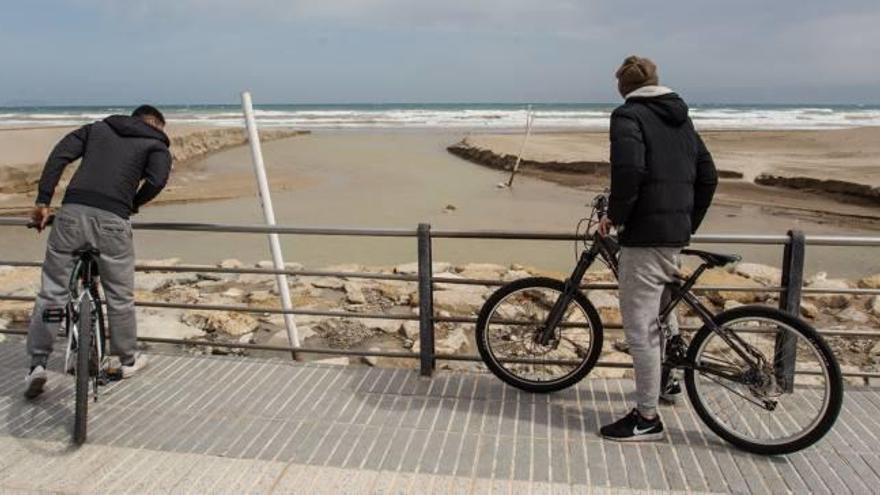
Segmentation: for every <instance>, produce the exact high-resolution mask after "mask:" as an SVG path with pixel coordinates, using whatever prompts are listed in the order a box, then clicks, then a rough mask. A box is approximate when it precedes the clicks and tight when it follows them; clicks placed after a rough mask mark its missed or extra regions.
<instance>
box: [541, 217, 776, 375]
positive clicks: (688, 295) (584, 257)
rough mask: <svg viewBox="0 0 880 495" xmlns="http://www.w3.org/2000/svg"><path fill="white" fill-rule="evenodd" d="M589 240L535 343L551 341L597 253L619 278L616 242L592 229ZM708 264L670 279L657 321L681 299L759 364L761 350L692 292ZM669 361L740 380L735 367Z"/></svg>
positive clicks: (745, 357)
mask: <svg viewBox="0 0 880 495" xmlns="http://www.w3.org/2000/svg"><path fill="white" fill-rule="evenodd" d="M591 240H592V244H591V245H590V248H589V249H585V250H584V251H582V252H581V256H580V258H579V259H578V262H577V264H576V265H575V267H574V270H573V271H572V273H571V275H570V276H569V277H568V278H567V279H566V280H565V289H564V292H563V294H562V295H561V296H560V297H559V299H557V301H556V303H555V304H554V305H553V308H551V310H550V313H549V314H548V316H547V320H546V322H545V324H544V326H543V328H542V329H540V331H539V332H538V333H537V335H536V342H537V343H539V344H541V345H544V346H546V345H549V344H550V343H551V341H552V340H553V336H554V333H555V332H554V331H555V329H556V327H558V326H559V324H560V323H561V321H562V318H563V317H564V314H565V310H566V308H568V305H569V304H570V303H571V301H572V299H573V297H574V294H575V292H576V291H579V290H580V285H581V283H582V281H583V278H584V275H585V274H586V273H587V270H589V268H590V266H592V264H593V263H594V262H595V261H596V258H597V257H600V256H601V257H602V259H603V260H604V261H605V262H606V263H607V264H608V266H609V267H610V268H611V271H612V272H613V273H614V276H615V278H619V263H618V256H617V254H618V252H619V250H620V248H619V246H618V244H617V242H616V241H614V240H613V239H612V238H610V237H603V236H601V235H599V233H598V232H594V233H593V235H592V239H591ZM707 268H708V265H707V264H705V263H704V264H702V265H700V266H699V267H698V268H697V269H696V270H694V272H693V273H692V274H691V275H690V276H689V277H688V278H687V279H685V280H683V281H682V282H681V283H672V284H670V285H669V287H670V289H671V290H672V297H671V298H670V300H669V302H668V303H667V304H666V305H665V306H664V307H663V308H662V310H661V311H660V314H659V319H660V321H665V320H666V318H667V317H668V316H669V315H670V314H671V313H672V312H673V311H675V308H676V307H678V305H679V304H680V303H681V302H682V301H683V302H684V303H685V304H687V305H688V306H689V307H690V308H691V309H693V311H694V312H695V313H696V314H697V316H698V317H699V318H700V319H701V320H702V321H703V324H704V325H705V326H707V327H708V328H709V329H710V330H712V331H713V332H715V333H716V334H718V335H719V336H720V337H721V338H722V339H723V340H724V341H725V342H726V343H727V344H728V345H729V346H730V347H731V348H732V349H733V350H734V352H736V353H737V354H738V355H739V356H740V357H741V358H742V359H743V361H745V362H746V363H747V364H748V365H749V366H750V367H760V366H762V365H763V363H762V362H761V361H763V357H762V356H761V354H760V353H757V352H754V351H752V350H751V349H750V348H751V346H750V345H749V344H748V343H746V342H745V341H743V340H742V339H741V338H740V337H739V335H737V334H736V333H735V332H732V331H730V330H729V329H726V328H723V327H720V326H718V325H717V324H716V323H715V317H714V314H713V313H712V312H711V311H710V310H709V309H708V308H707V307H706V306H705V305H704V304H703V303H702V302H700V300H699V299H698V298H697V297H696V296H695V295H694V294H693V293H692V292H691V289H692V288H693V286H694V285H695V284H696V282H697V280H698V279H699V278H700V276H701V275H702V274H703V272H705V271H706V269H707ZM668 365H670V366H672V367H675V368H694V369H697V370H699V371H703V372H708V373H712V374H715V375H717V376H721V377H723V378H726V379H729V380H732V381H741V380H742V377H741V376H740V374H739V373H736V372H735V371H734V370H731V369H729V368H726V369H725V368H721V367H716V366H713V365H700V366H696V365H695V363H690V362H681V363H679V362H676V363H668Z"/></svg>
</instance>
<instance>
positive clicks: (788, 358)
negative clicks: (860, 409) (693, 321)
mask: <svg viewBox="0 0 880 495" xmlns="http://www.w3.org/2000/svg"><path fill="white" fill-rule="evenodd" d="M715 322H716V324H718V325H719V326H720V327H722V328H723V329H726V330H727V331H728V332H724V333H727V335H726V336H722V333H717V332H715V331H713V330H711V329H710V328H708V327H703V328H702V329H700V331H699V332H698V333H697V335H696V336H695V337H694V340H693V342H692V343H691V345H690V348H689V351H688V354H689V358H690V360H691V362H692V363H693V364H694V367H693V368H691V369H688V370H687V371H686V372H685V383H686V386H687V391H688V396H689V397H690V399H691V403H692V404H693V406H694V410H695V411H696V412H697V414H698V415H699V416H700V418H701V419H702V420H703V421H704V422H705V423H706V425H707V426H708V427H709V428H710V429H711V430H712V431H714V432H715V433H716V434H717V435H718V436H720V437H721V438H723V439H725V440H727V441H728V442H730V443H732V444H734V445H736V446H737V447H739V448H741V449H743V450H746V451H749V452H753V453H757V454H765V455H777V454H787V453H791V452H796V451H798V450H801V449H803V448H806V447H808V446H810V445H812V444H813V443H815V442H817V441H818V440H819V439H820V438H822V436H824V435H825V434H826V433H827V432H828V430H830V429H831V426H832V425H833V424H834V421H835V420H836V419H837V415H838V414H839V413H840V408H841V405H842V402H843V379H842V376H841V373H840V367H839V366H838V364H837V360H836V359H835V357H834V355H833V354H832V352H831V350H830V348H829V347H828V344H826V343H825V341H824V340H823V339H822V337H821V336H820V335H819V334H818V333H817V332H816V330H814V329H813V328H812V327H811V326H810V325H808V324H807V323H806V322H804V321H803V320H800V319H798V318H795V317H792V316H790V315H788V314H786V313H783V312H782V311H779V310H777V309H774V308H769V307H765V306H743V307H740V308H735V309H733V310H730V311H725V312H723V313H721V314H719V315H718V316H717V317H716V320H715ZM725 337H726V338H725ZM728 339H730V341H732V342H733V346H732V345H731V343H730V341H729V340H728ZM742 344H744V345H742ZM734 346H736V347H737V348H738V349H740V350H746V354H747V355H748V356H749V357H748V358H743V356H742V355H741V354H740V353H739V352H737V350H735V349H734Z"/></svg>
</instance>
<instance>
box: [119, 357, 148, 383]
mask: <svg viewBox="0 0 880 495" xmlns="http://www.w3.org/2000/svg"><path fill="white" fill-rule="evenodd" d="M146 366H147V356H146V355H144V354H141V353H137V354H135V355H134V363H132V364H130V365H125V364H123V365H122V378H131V377H132V376H134V375H135V374H137V372H139V371H140V370H142V369H144V368H145V367H146Z"/></svg>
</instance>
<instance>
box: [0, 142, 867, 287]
mask: <svg viewBox="0 0 880 495" xmlns="http://www.w3.org/2000/svg"><path fill="white" fill-rule="evenodd" d="M461 137H462V135H461V133H459V132H456V133H452V132H450V133H443V132H430V133H429V132H366V131H360V132H326V133H318V134H313V135H310V136H299V137H296V138H290V139H282V140H279V141H274V142H270V143H267V144H265V146H264V154H265V159H266V163H267V165H268V167H269V175H270V177H271V178H273V181H274V179H276V178H282V179H284V180H286V181H287V182H286V184H287V185H286V186H285V188H284V189H283V190H281V189H282V188H274V190H273V193H274V194H273V199H274V202H275V210H276V216H277V218H278V221H279V223H283V224H291V225H323V226H338V227H402V228H411V229H415V228H416V225H417V224H418V223H419V222H427V223H430V224H431V225H432V226H433V227H434V228H435V229H439V228H450V229H511V230H538V231H559V232H571V231H573V230H574V227H575V224H576V223H577V220H578V219H579V218H581V217H582V216H584V215H585V214H587V213H588V209H587V208H586V206H585V205H586V204H587V203H588V202H589V201H590V199H591V193H589V192H587V191H583V190H578V189H575V188H571V187H565V186H562V185H559V184H555V183H552V182H547V181H543V180H539V179H537V178H532V177H521V178H519V179H517V185H516V187H515V188H514V189H513V190H499V189H497V188H496V187H495V185H496V184H497V183H498V182H500V181H501V180H503V179H504V178H505V177H506V174H505V173H504V172H500V171H496V170H491V169H488V168H484V167H479V166H475V165H474V164H472V163H469V162H466V161H464V160H461V159H459V158H457V157H454V156H452V155H450V154H448V153H447V152H446V151H445V148H446V146H448V145H449V144H451V143H454V142H456V141H458V140H460V139H461ZM193 166H194V167H195V168H197V169H198V170H204V171H205V174H206V181H207V182H210V181H209V180H207V178H209V177H210V176H213V175H214V174H221V175H222V174H229V175H228V176H229V177H236V178H237V179H235V181H234V187H235V188H236V191H237V194H243V195H244V196H242V197H239V198H235V199H224V200H218V201H210V202H197V203H187V204H172V205H157V206H151V207H147V208H145V209H144V210H143V213H141V214H140V215H138V217H137V218H136V219H135V220H139V221H193V222H215V223H262V216H261V213H260V209H259V202H258V201H257V199H256V187H255V186H254V181H253V177H252V174H251V172H250V170H251V169H250V167H251V163H250V155H249V151H248V149H247V148H245V147H240V148H234V149H230V150H228V151H224V152H221V153H217V154H215V155H212V156H210V157H209V158H207V159H206V160H203V161H201V162H197V163H194V164H193ZM187 187H192V188H199V187H200V182H199V180H198V179H193V180H192V182H190V183H188V184H187ZM447 205H452V206H454V208H455V209H454V210H452V211H448V210H447V208H446V207H447ZM792 228H797V229H801V230H804V231H806V232H807V233H808V234H853V235H877V231H876V230H873V229H870V228H864V227H860V226H858V225H842V224H840V223H839V222H836V221H833V220H827V219H822V218H798V217H797V216H792V215H787V214H781V213H779V212H778V211H772V210H767V209H765V207H762V206H757V205H741V206H738V205H733V204H726V203H725V204H718V205H715V206H713V208H712V209H711V210H710V212H709V215H708V218H707V220H706V223H705V227H704V228H703V229H702V231H701V232H703V233H760V234H783V233H785V232H786V231H787V230H788V229H792ZM136 239H137V250H138V257H139V258H162V257H172V256H178V257H182V258H183V259H184V261H186V262H193V263H198V262H202V263H205V262H212V261H214V260H217V259H222V258H232V257H234V258H239V259H241V260H243V261H248V262H251V261H257V260H261V259H268V258H269V255H268V249H267V247H268V244H267V241H266V239H265V237H264V236H258V235H252V236H246V235H230V234H207V233H198V234H182V233H164V232H146V231H141V232H137V233H136ZM282 239H283V245H284V248H285V257H286V259H287V260H288V261H300V262H303V263H305V264H306V265H307V266H311V267H321V266H328V265H335V264H345V263H360V264H369V265H391V264H397V263H401V262H406V261H414V260H415V258H416V242H415V239H388V238H378V239H365V238H354V237H307V236H296V237H291V236H284V237H283V238H282ZM704 247H706V248H707V249H718V250H721V251H729V252H739V253H741V254H743V255H744V256H745V257H746V258H747V259H748V260H750V261H755V262H760V263H768V264H777V265H778V264H779V262H780V260H781V252H782V248H781V246H739V245H736V246H704ZM42 249H43V239H42V238H40V237H38V236H36V235H35V234H34V233H33V232H27V231H25V230H24V229H16V230H15V231H12V230H11V229H8V228H4V231H3V234H2V235H0V253H3V257H4V258H7V259H38V258H39V257H40V256H41V255H42ZM877 254H878V253H877V250H876V249H875V250H871V249H862V248H838V249H832V248H823V249H813V248H809V249H808V259H807V264H808V269H807V270H808V272H810V273H812V272H815V271H819V270H823V271H827V272H829V273H831V274H832V275H833V276H849V277H853V276H858V275H861V274H864V273H876V272H878V271H880V256H878V255H877ZM574 256H575V254H574V246H573V243H571V242H544V241H510V240H505V241H476V240H440V241H437V242H436V244H435V248H434V258H435V259H436V260H444V261H452V262H483V261H484V262H494V263H522V264H526V265H532V266H537V267H541V268H544V269H547V270H553V271H559V272H564V271H567V270H570V269H571V267H572V266H573V264H574Z"/></svg>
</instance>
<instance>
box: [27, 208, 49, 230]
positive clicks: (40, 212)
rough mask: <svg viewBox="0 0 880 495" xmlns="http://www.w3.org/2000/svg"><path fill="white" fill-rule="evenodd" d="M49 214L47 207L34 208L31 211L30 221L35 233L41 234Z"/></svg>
mask: <svg viewBox="0 0 880 495" xmlns="http://www.w3.org/2000/svg"><path fill="white" fill-rule="evenodd" d="M50 214H51V211H50V210H49V207H48V206H41V205H37V206H34V209H33V210H32V211H31V221H32V222H33V223H34V225H35V226H36V229H37V232H42V231H43V229H45V228H46V224H47V223H48V222H49V215H50Z"/></svg>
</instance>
